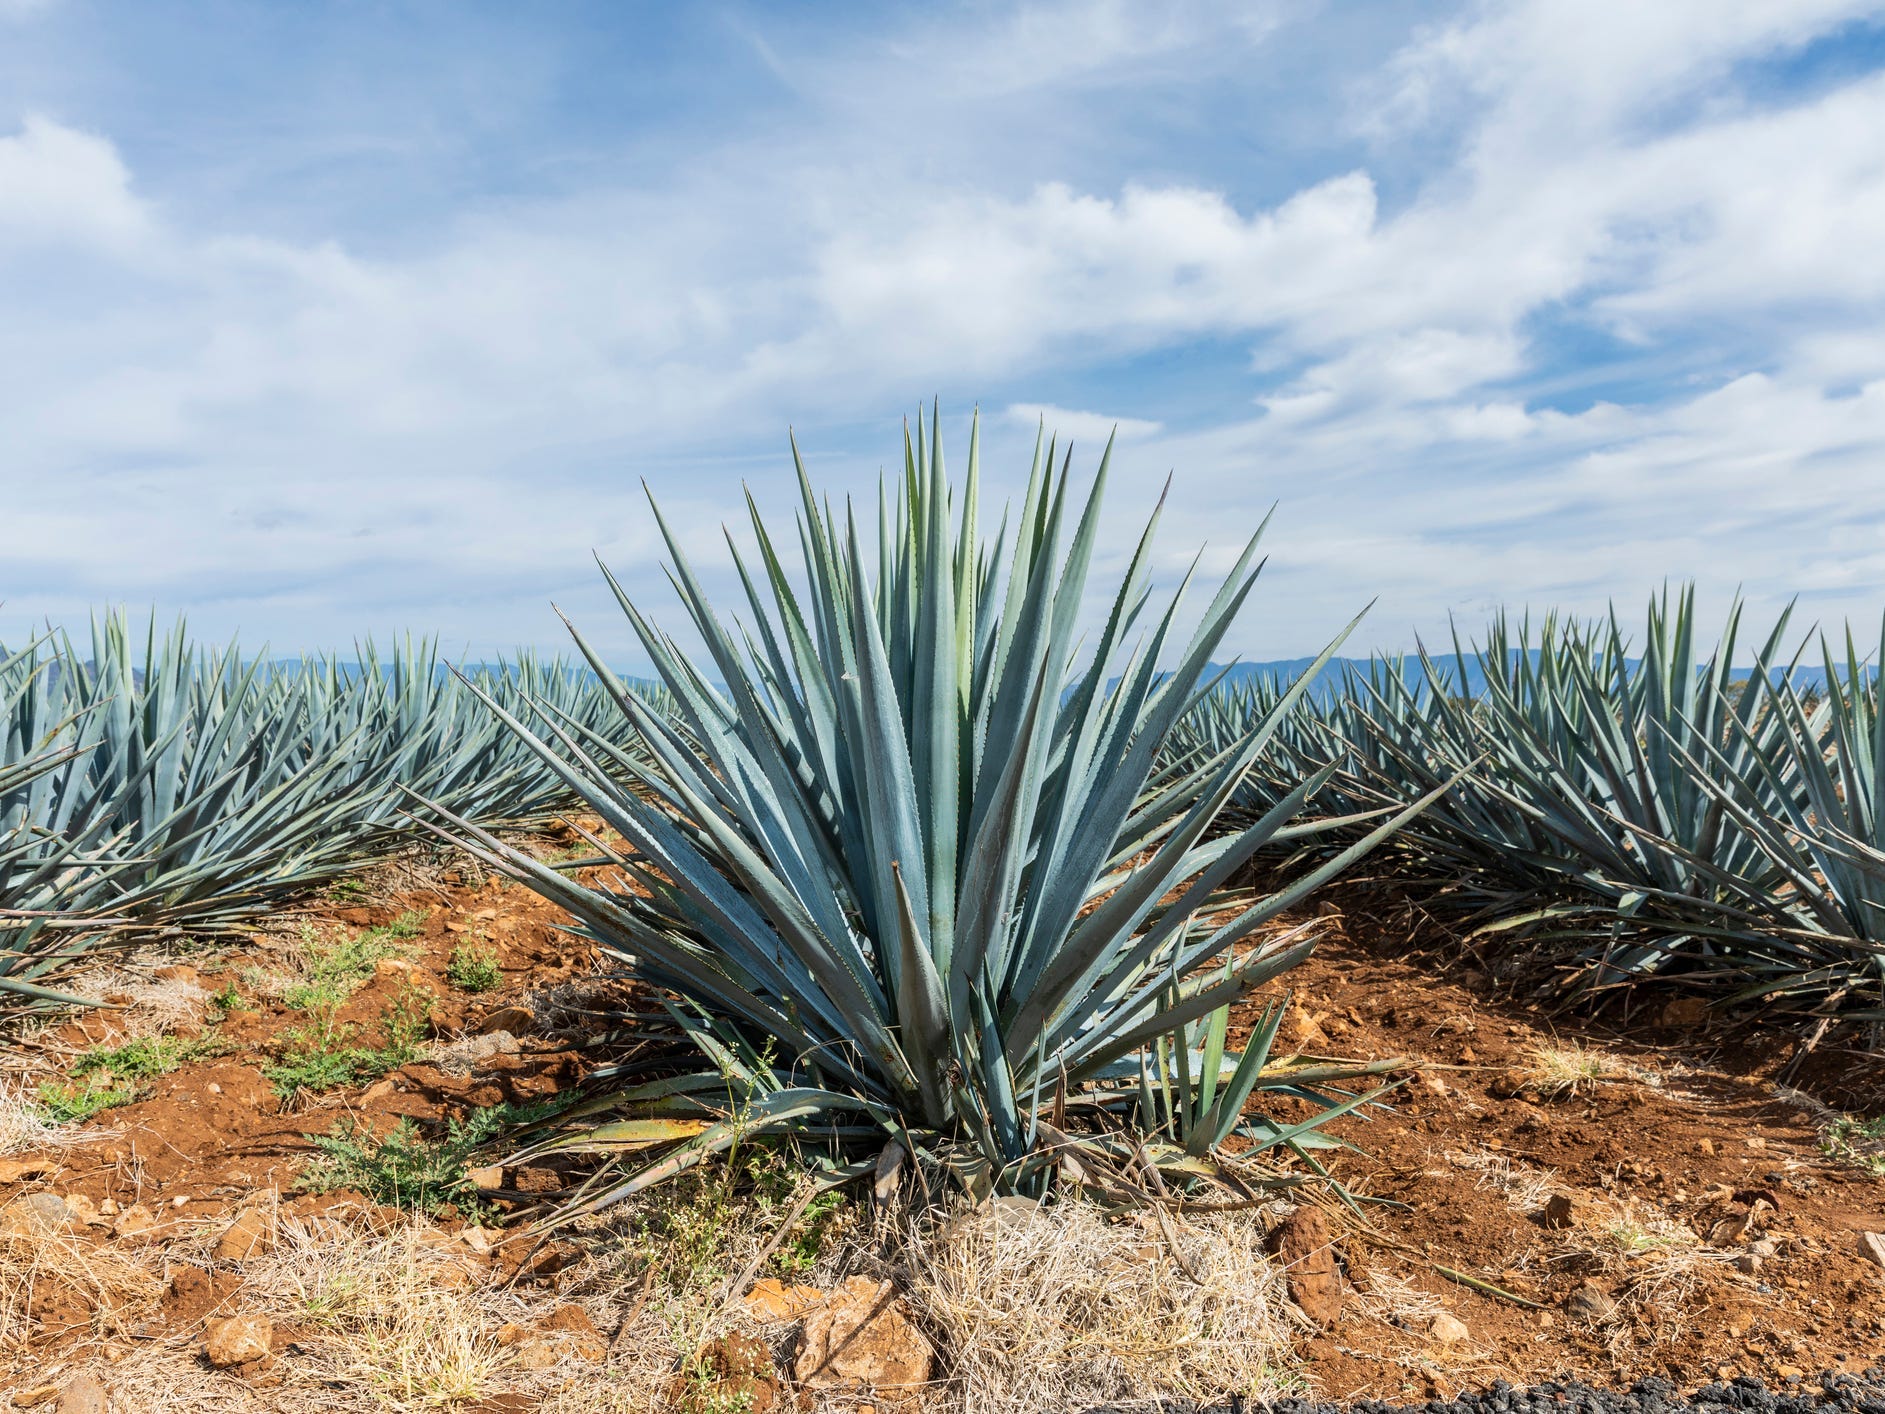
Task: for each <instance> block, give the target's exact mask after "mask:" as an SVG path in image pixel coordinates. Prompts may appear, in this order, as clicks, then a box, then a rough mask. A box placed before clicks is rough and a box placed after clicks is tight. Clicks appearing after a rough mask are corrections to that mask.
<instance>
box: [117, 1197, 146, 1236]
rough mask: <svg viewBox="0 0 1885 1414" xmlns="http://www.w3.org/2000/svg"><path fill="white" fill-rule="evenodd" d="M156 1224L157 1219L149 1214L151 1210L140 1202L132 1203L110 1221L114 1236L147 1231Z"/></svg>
mask: <svg viewBox="0 0 1885 1414" xmlns="http://www.w3.org/2000/svg"><path fill="white" fill-rule="evenodd" d="M156 1225H157V1219H156V1218H154V1217H152V1216H151V1210H150V1209H149V1208H147V1207H145V1206H144V1205H143V1204H142V1203H133V1204H132V1205H131V1206H130V1207H128V1208H126V1209H125V1210H124V1211H123V1212H121V1213H119V1214H118V1216H117V1217H116V1218H115V1219H114V1220H113V1221H112V1224H111V1232H112V1235H113V1236H114V1237H134V1236H136V1235H137V1234H138V1233H140V1232H148V1231H149V1230H150V1229H151V1228H153V1227H155V1226H156Z"/></svg>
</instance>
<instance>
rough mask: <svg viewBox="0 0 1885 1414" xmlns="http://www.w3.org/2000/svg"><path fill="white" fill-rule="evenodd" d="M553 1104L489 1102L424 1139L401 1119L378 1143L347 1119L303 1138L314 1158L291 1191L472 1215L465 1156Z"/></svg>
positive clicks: (473, 1193) (472, 1196)
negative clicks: (353, 1192) (352, 1194)
mask: <svg viewBox="0 0 1885 1414" xmlns="http://www.w3.org/2000/svg"><path fill="white" fill-rule="evenodd" d="M554 1108H555V1107H554V1106H544V1105H533V1106H524V1107H520V1106H513V1105H497V1106H494V1107H493V1108H491V1109H484V1110H472V1111H471V1112H470V1113H469V1114H467V1115H465V1116H464V1117H463V1118H461V1119H452V1120H447V1121H446V1123H445V1129H444V1132H443V1133H442V1134H440V1135H439V1136H438V1137H437V1138H433V1139H427V1138H425V1137H424V1136H423V1135H422V1134H421V1132H420V1129H419V1126H418V1124H417V1123H416V1122H415V1121H413V1120H411V1119H402V1120H400V1121H399V1123H398V1124H396V1125H394V1126H393V1128H392V1130H391V1131H390V1132H389V1133H388V1134H387V1135H386V1137H385V1138H383V1139H375V1138H374V1137H373V1135H372V1132H371V1131H370V1130H368V1129H367V1127H366V1126H365V1125H363V1124H361V1123H360V1122H359V1121H358V1120H356V1119H355V1118H354V1117H353V1116H352V1115H347V1116H344V1117H343V1118H342V1119H341V1120H340V1121H339V1122H338V1123H337V1124H335V1126H334V1128H333V1129H332V1130H331V1131H330V1132H329V1133H327V1134H310V1135H306V1136H304V1137H305V1138H306V1139H307V1140H308V1142H309V1143H310V1144H312V1145H314V1147H315V1149H316V1151H317V1153H316V1156H315V1158H313V1159H312V1160H310V1161H309V1163H308V1165H307V1166H306V1167H305V1168H304V1169H303V1170H302V1171H301V1177H300V1180H299V1186H300V1187H301V1188H302V1189H303V1190H304V1191H305V1192H308V1193H331V1192H333V1191H334V1190H335V1189H337V1188H356V1189H358V1190H359V1191H360V1192H362V1193H364V1194H366V1195H367V1196H368V1197H370V1198H372V1199H374V1200H375V1201H376V1202H380V1203H384V1204H387V1205H388V1206H390V1207H398V1208H413V1209H417V1210H418V1211H420V1212H424V1213H429V1214H433V1215H437V1214H438V1213H439V1212H440V1211H441V1210H442V1209H444V1208H445V1207H446V1206H447V1205H448V1204H449V1205H451V1206H453V1207H455V1208H457V1209H458V1211H459V1213H460V1214H461V1215H467V1214H470V1213H476V1212H477V1211H478V1201H477V1189H476V1188H474V1187H473V1186H472V1183H471V1179H470V1177H469V1176H468V1170H469V1168H470V1163H471V1156H472V1155H473V1154H474V1153H475V1152H476V1151H477V1150H478V1149H479V1148H480V1147H481V1146H482V1145H484V1144H487V1143H489V1142H490V1141H491V1140H492V1139H495V1138H496V1137H497V1136H498V1135H499V1134H501V1133H503V1131H504V1130H505V1129H506V1128H508V1127H510V1126H511V1125H515V1124H527V1123H530V1122H531V1121H533V1120H536V1119H541V1118H542V1117H543V1116H544V1115H545V1114H546V1113H549V1112H550V1111H552V1110H553V1109H554Z"/></svg>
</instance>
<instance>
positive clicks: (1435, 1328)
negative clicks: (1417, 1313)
mask: <svg viewBox="0 0 1885 1414" xmlns="http://www.w3.org/2000/svg"><path fill="white" fill-rule="evenodd" d="M1427 1334H1428V1335H1430V1336H1432V1337H1433V1338H1434V1340H1435V1341H1437V1342H1438V1343H1439V1344H1441V1345H1458V1344H1459V1343H1460V1342H1461V1341H1462V1340H1465V1339H1466V1338H1467V1337H1468V1336H1469V1335H1471V1334H1472V1332H1471V1331H1469V1330H1467V1329H1466V1322H1464V1321H1462V1320H1461V1319H1460V1318H1459V1317H1458V1316H1454V1315H1450V1314H1448V1313H1447V1312H1445V1311H1442V1312H1440V1314H1439V1315H1437V1316H1435V1317H1434V1318H1433V1320H1432V1322H1431V1323H1430V1324H1429V1325H1428V1327H1427Z"/></svg>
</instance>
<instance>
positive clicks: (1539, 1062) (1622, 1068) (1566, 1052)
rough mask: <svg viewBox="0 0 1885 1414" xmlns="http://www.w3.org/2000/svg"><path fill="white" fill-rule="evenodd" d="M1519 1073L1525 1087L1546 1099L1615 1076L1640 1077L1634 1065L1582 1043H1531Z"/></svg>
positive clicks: (1576, 1091) (1579, 1091)
mask: <svg viewBox="0 0 1885 1414" xmlns="http://www.w3.org/2000/svg"><path fill="white" fill-rule="evenodd" d="M1523 1074H1524V1077H1525V1080H1526V1083H1527V1085H1528V1086H1529V1088H1531V1089H1533V1090H1536V1091H1537V1092H1538V1094H1539V1095H1540V1096H1541V1097H1542V1098H1544V1099H1547V1100H1552V1099H1561V1098H1564V1097H1566V1096H1569V1095H1581V1094H1584V1093H1586V1092H1587V1091H1589V1090H1592V1089H1594V1088H1595V1087H1596V1086H1598V1085H1602V1084H1605V1083H1608V1082H1611V1081H1617V1080H1640V1079H1642V1078H1643V1076H1642V1073H1641V1072H1640V1071H1638V1070H1637V1069H1636V1068H1635V1067H1634V1066H1631V1065H1628V1064H1626V1063H1625V1062H1623V1061H1621V1060H1619V1059H1617V1057H1615V1056H1613V1055H1611V1054H1609V1053H1608V1052H1606V1051H1599V1050H1591V1049H1589V1048H1587V1047H1584V1046H1578V1045H1570V1046H1535V1047H1533V1049H1532V1053H1531V1061H1530V1064H1528V1065H1526V1066H1525V1067H1524V1070H1523Z"/></svg>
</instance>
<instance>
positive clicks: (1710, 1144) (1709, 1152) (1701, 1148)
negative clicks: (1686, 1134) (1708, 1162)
mask: <svg viewBox="0 0 1885 1414" xmlns="http://www.w3.org/2000/svg"><path fill="white" fill-rule="evenodd" d="M1695 1152H1696V1153H1698V1154H1703V1155H1706V1156H1707V1157H1708V1158H1711V1159H1712V1158H1714V1157H1715V1141H1714V1140H1713V1139H1698V1140H1696V1141H1695Z"/></svg>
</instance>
